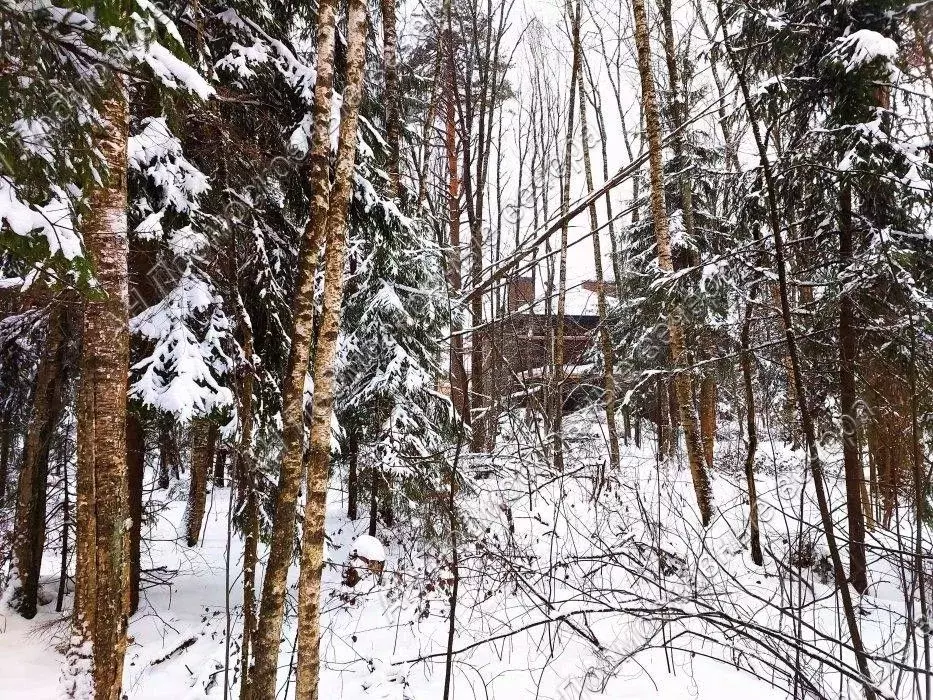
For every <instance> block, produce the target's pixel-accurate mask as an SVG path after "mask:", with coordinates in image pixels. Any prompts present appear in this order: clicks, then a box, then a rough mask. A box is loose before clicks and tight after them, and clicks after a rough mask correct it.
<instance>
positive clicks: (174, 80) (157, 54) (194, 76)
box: [137, 41, 215, 100]
mask: <svg viewBox="0 0 933 700" xmlns="http://www.w3.org/2000/svg"><path fill="white" fill-rule="evenodd" d="M137 58H138V59H141V60H142V61H145V62H146V63H147V64H148V65H149V67H150V68H151V69H152V72H153V73H155V75H156V77H157V78H159V79H160V80H161V81H162V82H163V83H164V84H165V85H166V86H168V87H170V88H178V87H181V88H184V89H186V90H188V91H189V92H193V93H194V94H196V95H197V96H198V97H200V98H201V99H202V100H206V99H208V98H209V97H212V96H213V95H214V92H215V91H214V88H213V87H211V86H210V85H209V84H208V82H207V81H206V80H204V78H203V77H202V76H201V74H200V73H198V72H197V71H196V70H195V69H194V68H192V67H191V66H189V65H188V64H187V63H185V62H184V61H182V60H181V59H180V58H178V57H177V56H175V54H173V53H172V52H171V51H169V50H168V49H167V48H165V47H164V46H162V44H160V43H159V42H157V41H150V42H149V43H148V45H147V46H146V48H145V49H144V50H142V51H141V52H140V55H138V56H137Z"/></svg>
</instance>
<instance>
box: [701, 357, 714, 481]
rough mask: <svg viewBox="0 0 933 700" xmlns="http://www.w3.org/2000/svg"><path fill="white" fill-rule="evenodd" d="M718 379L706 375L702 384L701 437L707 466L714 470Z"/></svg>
mask: <svg viewBox="0 0 933 700" xmlns="http://www.w3.org/2000/svg"><path fill="white" fill-rule="evenodd" d="M716 394H717V387H716V377H715V376H713V374H712V373H709V374H705V375H704V376H703V380H702V381H701V382H700V435H701V437H702V439H703V455H704V457H705V458H706V466H707V467H709V468H710V469H712V468H713V448H714V447H715V445H716Z"/></svg>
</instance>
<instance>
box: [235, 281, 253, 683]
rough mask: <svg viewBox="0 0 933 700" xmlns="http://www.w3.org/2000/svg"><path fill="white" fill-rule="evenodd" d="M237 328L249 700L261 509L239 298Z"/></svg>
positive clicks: (249, 336)
mask: <svg viewBox="0 0 933 700" xmlns="http://www.w3.org/2000/svg"><path fill="white" fill-rule="evenodd" d="M237 302H238V312H239V319H238V326H239V328H240V337H241V339H242V347H243V356H244V357H245V358H246V366H245V367H244V368H242V382H241V384H240V396H239V404H240V416H239V417H240V425H241V430H240V442H239V444H238V445H237V451H236V453H235V455H234V459H235V460H236V469H235V470H233V473H235V475H236V479H237V480H238V482H239V483H238V487H237V488H238V491H239V492H240V494H242V495H243V496H244V497H245V504H244V507H243V518H244V527H243V530H244V533H243V536H244V542H243V643H242V645H241V649H240V699H241V700H247V698H248V694H249V692H250V689H251V684H250V681H249V670H250V665H249V664H250V650H251V647H252V642H253V638H254V637H255V635H256V561H257V560H258V547H259V509H258V508H257V504H256V477H255V473H254V466H255V465H254V461H253V381H254V377H255V374H254V369H253V331H252V326H251V324H250V320H249V315H248V314H247V313H246V309H245V308H244V306H243V300H242V299H241V298H240V297H239V295H237Z"/></svg>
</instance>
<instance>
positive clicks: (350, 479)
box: [347, 430, 360, 520]
mask: <svg viewBox="0 0 933 700" xmlns="http://www.w3.org/2000/svg"><path fill="white" fill-rule="evenodd" d="M347 451H348V452H349V455H348V462H349V470H350V473H349V475H348V476H347V518H348V519H349V520H356V519H357V517H358V516H359V513H358V512H357V511H358V508H357V501H358V496H359V473H360V441H359V436H358V435H357V433H356V430H353V431H352V432H351V433H350V437H349V440H348V445H347Z"/></svg>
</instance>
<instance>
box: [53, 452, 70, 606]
mask: <svg viewBox="0 0 933 700" xmlns="http://www.w3.org/2000/svg"><path fill="white" fill-rule="evenodd" d="M62 485H63V487H64V488H63V489H62V493H63V496H62V541H61V546H62V556H61V561H60V564H59V574H58V595H57V596H56V598H55V612H57V613H60V612H61V611H62V610H63V609H64V604H65V593H66V592H67V591H66V588H67V586H68V553H69V552H68V534H69V533H68V530H69V528H70V527H71V494H70V493H69V492H68V457H67V455H63V459H62Z"/></svg>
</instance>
